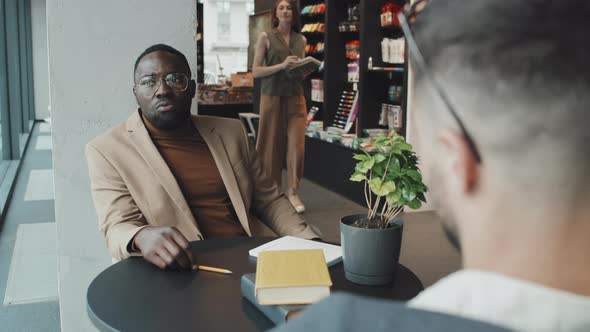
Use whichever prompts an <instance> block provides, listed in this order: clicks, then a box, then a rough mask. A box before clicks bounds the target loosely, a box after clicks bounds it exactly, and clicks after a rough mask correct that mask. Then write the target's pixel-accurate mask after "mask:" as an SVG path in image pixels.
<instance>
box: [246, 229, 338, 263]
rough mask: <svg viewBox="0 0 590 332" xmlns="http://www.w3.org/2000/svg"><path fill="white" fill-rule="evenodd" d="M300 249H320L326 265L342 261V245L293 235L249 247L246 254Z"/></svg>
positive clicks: (255, 255)
mask: <svg viewBox="0 0 590 332" xmlns="http://www.w3.org/2000/svg"><path fill="white" fill-rule="evenodd" d="M301 249H322V251H323V252H324V257H325V259H326V264H328V266H332V265H334V264H337V263H340V262H341V261H342V247H340V246H337V245H334V244H329V243H324V242H319V241H312V240H306V239H302V238H298V237H294V236H283V237H280V238H278V239H276V240H272V241H270V242H267V243H265V244H263V245H261V246H258V247H256V248H254V249H251V250H250V251H249V252H248V254H249V255H250V256H252V257H258V255H259V254H260V253H261V252H263V251H270V250H301Z"/></svg>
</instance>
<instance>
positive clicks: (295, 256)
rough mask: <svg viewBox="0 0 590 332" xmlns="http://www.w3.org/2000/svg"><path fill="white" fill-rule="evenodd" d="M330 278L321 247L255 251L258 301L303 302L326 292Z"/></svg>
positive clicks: (261, 302) (271, 302)
mask: <svg viewBox="0 0 590 332" xmlns="http://www.w3.org/2000/svg"><path fill="white" fill-rule="evenodd" d="M330 286H332V280H331V279H330V273H329V272H328V266H327V265H326V259H325V258H324V252H323V251H322V250H321V249H312V250H275V251H263V252H260V253H259V254H258V262H257V265H256V282H255V293H256V299H257V301H258V303H259V304H262V305H270V304H307V303H314V302H316V301H318V300H321V299H322V298H324V297H326V296H328V295H330Z"/></svg>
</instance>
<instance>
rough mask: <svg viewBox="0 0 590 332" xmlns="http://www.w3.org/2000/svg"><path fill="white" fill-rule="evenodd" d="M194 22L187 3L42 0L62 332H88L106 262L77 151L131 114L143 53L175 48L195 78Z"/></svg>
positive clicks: (181, 0)
mask: <svg viewBox="0 0 590 332" xmlns="http://www.w3.org/2000/svg"><path fill="white" fill-rule="evenodd" d="M195 22H196V1H195V0H175V1H155V0H126V1H120V0H102V1H94V0H92V1H90V0H47V28H48V53H49V77H50V82H49V85H50V91H51V109H52V129H53V130H52V135H53V167H54V179H55V183H54V185H55V219H56V222H57V240H58V242H57V244H58V256H59V257H58V259H59V260H58V262H59V293H60V314H61V327H62V330H63V331H66V332H67V331H88V330H93V326H92V324H91V322H90V321H89V320H88V317H87V314H86V290H87V288H88V285H89V284H90V282H91V281H92V279H93V278H94V277H95V276H96V275H97V274H98V273H100V272H101V271H102V270H103V269H105V268H106V267H108V266H109V265H110V262H111V259H110V257H109V254H108V252H107V249H106V246H105V242H104V239H103V238H102V235H101V234H100V233H99V231H98V226H97V221H96V214H95V210H94V206H93V204H92V199H91V194H90V186H89V180H88V171H87V165H86V160H85V158H84V146H85V145H86V143H87V142H88V141H89V140H90V139H92V138H93V137H95V136H96V135H98V134H99V133H101V132H104V131H105V130H107V129H108V128H110V127H112V126H114V125H115V124H117V123H120V122H122V121H124V120H125V119H126V118H127V117H128V116H129V115H130V114H131V112H132V111H133V110H134V108H135V107H136V104H135V100H134V98H133V95H132V84H133V65H134V62H135V60H136V58H137V56H138V55H139V54H140V53H141V52H142V51H143V50H144V49H145V48H147V47H148V46H150V45H152V44H156V43H165V44H168V45H170V46H172V47H175V48H177V49H178V50H180V51H181V52H183V53H184V54H185V55H186V57H187V59H188V60H189V63H190V64H191V69H192V70H193V73H195V68H196V43H195ZM194 107H195V108H194V110H196V103H195V105H194ZM146 181H150V179H146Z"/></svg>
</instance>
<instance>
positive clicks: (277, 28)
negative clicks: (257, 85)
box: [252, 0, 309, 213]
mask: <svg viewBox="0 0 590 332" xmlns="http://www.w3.org/2000/svg"><path fill="white" fill-rule="evenodd" d="M271 15H272V20H271V25H272V29H271V30H270V31H267V32H262V33H260V35H259V36H258V41H257V42H256V50H255V53H254V62H253V65H252V74H253V75H254V77H256V78H262V80H261V81H262V82H261V83H262V84H261V96H260V124H259V128H258V142H257V144H256V150H257V151H258V154H259V155H260V160H261V163H262V167H263V168H264V169H265V171H266V172H267V173H268V174H269V175H270V176H271V177H272V178H273V180H274V181H275V182H276V183H277V185H278V186H279V188H280V187H281V174H282V169H283V166H285V163H286V166H287V181H288V183H287V185H288V186H287V198H289V201H290V202H291V204H292V205H293V207H294V208H295V210H296V211H297V212H298V213H301V212H303V211H305V206H304V205H303V203H302V202H301V199H300V198H299V195H298V193H297V192H298V189H299V182H300V180H301V177H302V176H303V153H304V145H305V118H306V116H307V107H306V105H305V97H304V96H303V87H302V81H303V79H304V78H305V76H306V74H309V73H304V74H300V75H298V76H296V75H291V74H289V73H288V71H287V70H288V69H289V68H290V67H291V66H293V64H294V63H295V62H296V61H297V60H298V59H299V58H302V57H304V56H305V44H306V43H307V41H306V39H305V37H304V36H303V35H301V34H300V33H299V32H298V31H299V30H300V21H299V9H298V8H297V1H296V0H278V1H276V2H275V5H274V7H273V11H272V14H271Z"/></svg>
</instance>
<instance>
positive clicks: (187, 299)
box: [87, 238, 423, 332]
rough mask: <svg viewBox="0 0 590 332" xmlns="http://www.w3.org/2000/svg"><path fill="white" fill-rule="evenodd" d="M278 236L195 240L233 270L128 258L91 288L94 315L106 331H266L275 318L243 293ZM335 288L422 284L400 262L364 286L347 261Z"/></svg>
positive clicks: (389, 293) (202, 259)
mask: <svg viewBox="0 0 590 332" xmlns="http://www.w3.org/2000/svg"><path fill="white" fill-rule="evenodd" d="M273 239H274V238H235V239H223V240H206V241H195V242H193V243H191V246H192V251H193V253H194V254H195V257H197V259H198V263H200V264H204V265H211V266H216V267H223V268H226V269H229V270H231V271H233V274H231V275H225V274H219V273H211V272H206V271H192V272H179V271H163V270H160V269H158V268H157V267H156V266H154V265H152V264H150V263H148V262H147V261H145V260H144V259H143V258H141V257H131V258H128V259H125V260H122V261H120V262H118V263H116V264H114V265H112V266H110V267H109V268H107V269H106V270H104V271H103V272H102V273H100V274H99V275H98V276H96V278H94V280H93V281H92V283H91V284H90V286H89V287H88V293H87V311H88V316H89V317H90V319H91V320H92V322H93V323H94V325H95V326H96V327H97V328H98V329H99V330H101V331H144V332H145V331H261V330H266V329H269V328H272V327H273V326H274V325H273V323H272V322H271V321H270V320H268V319H267V318H266V317H265V316H264V314H262V313H261V312H259V311H258V310H257V309H256V307H254V306H253V305H252V304H251V303H250V302H248V300H246V299H244V298H242V294H241V291H240V278H241V276H242V275H243V274H245V273H252V272H256V259H255V258H252V257H250V256H249V255H248V250H250V249H252V248H255V247H257V246H259V245H261V244H264V243H266V242H268V241H270V240H273ZM330 275H331V277H332V282H333V284H334V285H333V286H332V292H334V291H347V292H351V293H356V294H360V295H366V296H373V297H380V298H387V299H396V300H408V299H411V298H412V297H414V296H416V295H417V294H418V293H419V292H420V291H421V290H422V289H423V286H422V283H421V282H420V280H419V279H418V277H416V275H415V274H414V273H412V272H411V271H410V270H408V269H407V268H406V267H404V266H402V265H398V269H397V272H396V279H395V281H394V282H393V283H392V284H390V285H386V286H362V285H357V284H353V283H351V282H349V281H347V280H346V279H345V278H344V270H343V267H342V263H339V264H337V265H334V266H332V267H331V268H330Z"/></svg>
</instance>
